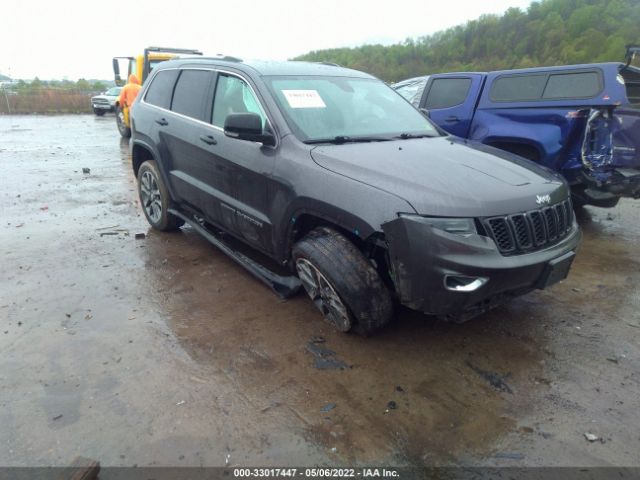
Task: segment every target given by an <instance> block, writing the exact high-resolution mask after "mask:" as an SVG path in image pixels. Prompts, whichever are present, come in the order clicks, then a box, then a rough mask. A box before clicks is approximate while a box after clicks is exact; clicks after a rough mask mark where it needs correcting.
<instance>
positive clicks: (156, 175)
mask: <svg viewBox="0 0 640 480" xmlns="http://www.w3.org/2000/svg"><path fill="white" fill-rule="evenodd" d="M138 196H139V197H140V206H141V207H142V211H143V212H144V215H145V217H147V221H148V222H149V224H150V225H151V226H152V227H153V228H155V229H156V230H161V231H163V232H166V231H171V230H177V229H179V228H180V227H181V226H182V225H184V220H182V219H181V218H179V217H176V216H175V215H172V214H171V213H169V203H170V198H169V192H168V191H167V188H166V186H165V184H164V182H163V181H162V177H161V176H160V172H159V170H158V165H157V164H156V162H155V161H154V160H147V161H146V162H144V163H143V164H142V165H140V169H139V170H138Z"/></svg>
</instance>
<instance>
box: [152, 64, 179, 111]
mask: <svg viewBox="0 0 640 480" xmlns="http://www.w3.org/2000/svg"><path fill="white" fill-rule="evenodd" d="M177 76H178V70H162V71H161V72H158V74H157V75H156V76H155V77H153V81H152V82H151V85H149V89H148V90H147V93H146V94H145V96H144V101H145V102H147V103H150V104H151V105H155V106H156V107H161V108H166V109H167V110H169V105H171V95H172V93H173V85H174V84H175V82H176V78H177Z"/></svg>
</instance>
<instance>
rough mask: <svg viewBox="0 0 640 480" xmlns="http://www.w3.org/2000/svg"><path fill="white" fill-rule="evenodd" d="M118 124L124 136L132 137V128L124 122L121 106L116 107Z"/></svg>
mask: <svg viewBox="0 0 640 480" xmlns="http://www.w3.org/2000/svg"><path fill="white" fill-rule="evenodd" d="M116 125H118V131H119V132H120V135H122V138H131V129H130V128H129V127H127V125H126V124H125V123H124V113H123V112H122V109H121V108H120V106H117V107H116Z"/></svg>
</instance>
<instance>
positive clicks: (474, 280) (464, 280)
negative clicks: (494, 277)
mask: <svg viewBox="0 0 640 480" xmlns="http://www.w3.org/2000/svg"><path fill="white" fill-rule="evenodd" d="M488 281H489V279H488V278H486V277H467V276H464V275H445V277H444V286H445V288H446V289H447V290H451V291H453V292H475V291H476V290H478V289H479V288H480V287H482V286H483V285H484V284H485V283H487V282H488Z"/></svg>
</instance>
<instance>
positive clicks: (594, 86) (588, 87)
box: [542, 72, 602, 99]
mask: <svg viewBox="0 0 640 480" xmlns="http://www.w3.org/2000/svg"><path fill="white" fill-rule="evenodd" d="M601 88H602V87H601V84H600V75H598V73H597V72H582V73H564V74H562V75H551V76H550V77H549V81H548V82H547V88H545V89H544V95H543V96H542V98H548V99H556V98H591V97H595V96H596V95H597V94H598V93H599V92H600V90H601Z"/></svg>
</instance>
